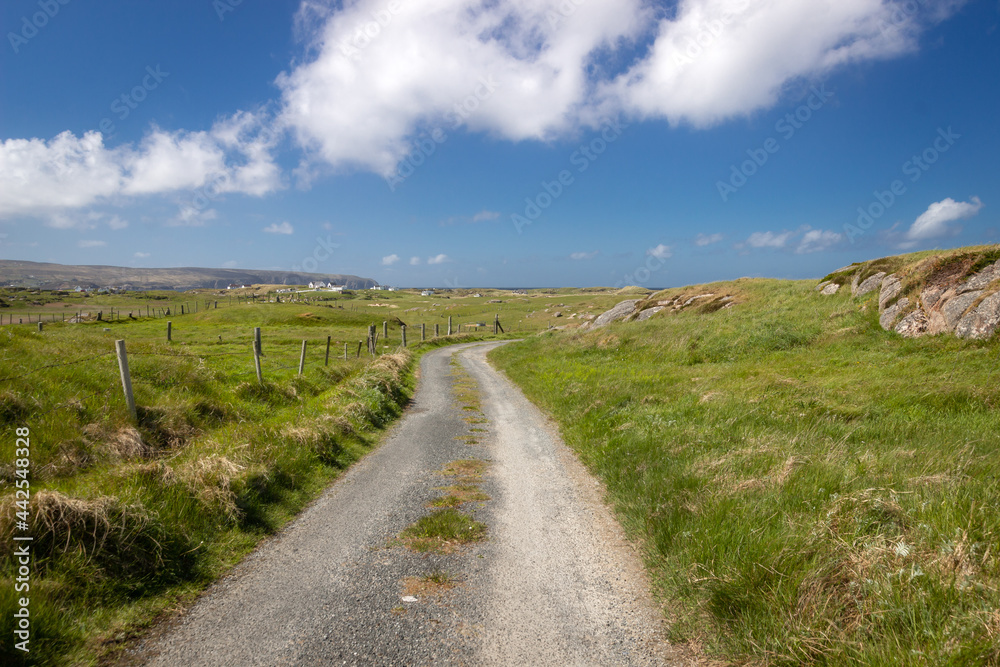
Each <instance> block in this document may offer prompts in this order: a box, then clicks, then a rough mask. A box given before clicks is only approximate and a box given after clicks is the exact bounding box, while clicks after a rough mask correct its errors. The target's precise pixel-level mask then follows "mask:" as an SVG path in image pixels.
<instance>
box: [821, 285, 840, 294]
mask: <svg viewBox="0 0 1000 667" xmlns="http://www.w3.org/2000/svg"><path fill="white" fill-rule="evenodd" d="M839 291H840V285H838V284H837V283H830V284H829V285H827V286H826V287H824V288H823V289H822V290H820V294H822V295H823V296H833V295H834V294H836V293H837V292H839Z"/></svg>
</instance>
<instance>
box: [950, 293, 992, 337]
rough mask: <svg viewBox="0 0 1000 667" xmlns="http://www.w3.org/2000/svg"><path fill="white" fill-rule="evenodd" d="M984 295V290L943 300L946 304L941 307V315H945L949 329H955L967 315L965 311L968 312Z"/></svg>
mask: <svg viewBox="0 0 1000 667" xmlns="http://www.w3.org/2000/svg"><path fill="white" fill-rule="evenodd" d="M982 294H983V291H982V290H976V291H975V292H966V293H965V294H959V295H958V296H955V297H952V298H951V299H947V300H944V299H943V301H944V304H943V305H942V306H941V314H943V315H944V319H945V321H946V322H947V323H948V328H949V329H954V328H955V327H956V326H957V325H958V322H959V320H961V319H962V315H965V311H967V310H968V309H969V306H971V305H972V304H973V302H975V300H976V299H978V298H979V297H980V296H982Z"/></svg>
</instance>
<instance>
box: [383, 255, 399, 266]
mask: <svg viewBox="0 0 1000 667" xmlns="http://www.w3.org/2000/svg"><path fill="white" fill-rule="evenodd" d="M398 261H399V255H396V254H392V255H386V256H385V257H383V258H382V266H392V265H393V264H395V263H396V262H398Z"/></svg>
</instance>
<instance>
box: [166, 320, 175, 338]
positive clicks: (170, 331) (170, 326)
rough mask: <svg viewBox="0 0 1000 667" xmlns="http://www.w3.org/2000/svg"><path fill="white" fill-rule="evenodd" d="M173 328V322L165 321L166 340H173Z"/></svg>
mask: <svg viewBox="0 0 1000 667" xmlns="http://www.w3.org/2000/svg"><path fill="white" fill-rule="evenodd" d="M173 328H174V323H173V322H167V342H170V341H172V340H173Z"/></svg>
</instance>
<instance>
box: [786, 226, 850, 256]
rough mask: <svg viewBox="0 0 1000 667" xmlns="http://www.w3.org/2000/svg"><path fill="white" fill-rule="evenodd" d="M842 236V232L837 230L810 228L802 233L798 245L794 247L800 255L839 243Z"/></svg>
mask: <svg viewBox="0 0 1000 667" xmlns="http://www.w3.org/2000/svg"><path fill="white" fill-rule="evenodd" d="M843 238H844V236H843V234H839V233H837V232H831V231H825V230H820V229H811V230H809V231H807V232H806V233H805V234H803V235H802V240H801V241H799V246H798V247H797V248H796V249H795V252H796V253H798V254H800V255H801V254H806V253H810V252H820V251H822V250H827V249H829V248H830V247H832V246H835V245H837V244H838V243H840V242H841V241H842V240H843Z"/></svg>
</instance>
